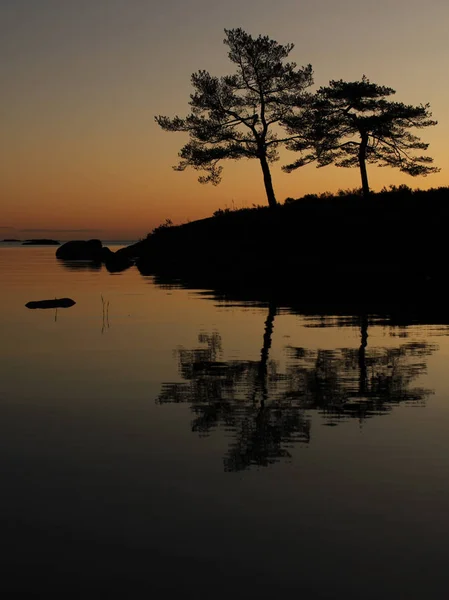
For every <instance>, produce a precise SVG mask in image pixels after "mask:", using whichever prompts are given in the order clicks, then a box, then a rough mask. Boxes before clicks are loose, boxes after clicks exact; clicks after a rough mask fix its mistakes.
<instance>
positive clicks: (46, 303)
mask: <svg viewBox="0 0 449 600" xmlns="http://www.w3.org/2000/svg"><path fill="white" fill-rule="evenodd" d="M74 304H76V302H75V300H72V299H71V298H54V299H53V300H32V301H31V302H27V303H26V304H25V306H26V307H27V308H69V307H70V306H73V305H74Z"/></svg>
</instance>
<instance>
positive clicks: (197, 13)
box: [0, 0, 449, 240]
mask: <svg viewBox="0 0 449 600" xmlns="http://www.w3.org/2000/svg"><path fill="white" fill-rule="evenodd" d="M233 27H242V28H243V29H244V30H245V31H247V32H249V33H251V34H252V35H253V36H257V35H258V34H264V35H265V34H266V35H269V36H270V37H271V38H273V39H275V40H277V41H278V42H279V43H283V44H285V43H288V42H293V43H294V44H295V48H294V49H293V51H292V52H291V54H290V59H291V60H293V61H295V62H297V63H298V65H305V64H307V63H311V64H312V66H313V69H314V73H315V86H314V88H313V89H315V88H316V87H319V86H320V85H326V84H327V83H328V81H329V80H330V79H345V80H355V79H360V78H361V76H362V75H363V74H366V76H367V77H368V78H369V79H370V80H371V81H372V82H375V83H378V84H382V85H387V86H391V87H393V88H394V89H396V90H397V94H396V96H395V97H394V98H395V99H397V100H398V101H403V102H406V103H407V104H421V103H423V104H424V103H427V102H429V103H430V105H431V110H432V112H433V117H434V118H435V119H437V120H438V125H437V126H436V127H433V128H429V129H428V130H423V131H421V132H418V135H420V136H421V137H422V140H423V141H426V142H429V143H430V147H429V154H430V155H431V156H433V158H434V160H435V165H437V166H439V167H441V172H440V173H438V174H436V175H431V176H429V177H427V178H415V179H414V178H412V177H410V176H408V175H405V174H401V173H400V172H398V171H396V170H393V169H389V168H377V167H376V166H373V165H372V166H369V177H370V184H371V186H372V188H373V189H374V190H379V189H380V188H381V187H383V186H384V185H389V184H396V185H397V184H400V183H406V184H408V185H410V186H412V187H421V188H428V187H437V186H446V185H449V170H448V168H447V167H448V166H449V150H448V144H447V140H448V139H449V117H448V113H449V76H448V72H449V71H448V67H449V43H448V29H449V2H448V1H447V0H428V1H427V2H422V0H419V1H418V0H376V1H375V2H373V1H372V0H302V1H299V0H276V1H273V0H227V1H226V2H221V3H219V2H216V1H214V0H164V1H163V2H162V1H156V0H76V1H73V2H71V1H69V0H0V49H1V56H2V61H1V64H0V75H1V83H2V92H1V111H0V120H1V131H2V135H1V140H2V143H1V147H0V165H1V166H0V239H1V238H4V237H21V238H23V237H39V236H45V237H56V238H58V239H76V238H81V239H84V238H88V237H100V238H102V239H105V240H107V239H127V240H132V239H137V238H139V237H143V236H144V235H146V233H147V232H148V231H150V230H151V229H152V228H153V227H155V226H156V225H159V224H160V223H161V222H163V221H165V219H167V218H170V219H171V220H172V221H173V222H174V223H180V222H184V221H186V220H189V219H190V220H193V219H197V218H202V217H206V216H209V215H210V214H212V212H213V211H215V210H217V209H218V208H225V207H232V206H235V207H237V208H239V207H245V206H251V205H252V204H265V203H266V198H265V192H264V188H263V181H262V176H261V172H260V166H259V164H258V163H257V162H256V161H240V162H237V163H233V162H230V161H229V162H224V163H223V166H224V173H223V181H222V183H221V184H220V185H219V186H218V187H213V186H211V185H206V186H204V185H201V184H199V183H198V182H197V176H198V174H197V173H195V172H194V171H190V170H188V171H185V172H184V173H179V172H175V171H173V170H172V168H171V167H172V165H174V164H176V162H177V153H178V150H179V149H180V148H181V146H182V145H183V144H184V143H185V142H186V141H187V138H186V137H185V136H184V134H180V133H167V132H164V131H162V130H161V129H160V128H159V127H158V126H157V124H156V123H155V122H154V116H155V115H158V114H162V115H169V116H173V115H174V114H176V113H177V114H179V115H180V116H184V115H185V114H187V112H188V108H189V107H188V100H189V94H190V92H191V86H190V75H191V74H192V73H193V72H194V71H197V70H199V69H206V70H208V71H209V72H211V73H212V74H215V75H223V74H226V73H229V72H233V65H232V63H230V62H229V60H228V58H227V48H226V46H224V45H223V38H224V31H223V29H224V28H227V29H229V28H233ZM293 156H294V155H293V154H291V153H289V152H287V151H285V152H284V153H282V155H281V160H280V161H279V162H277V163H274V164H273V165H272V175H273V181H274V185H275V192H276V195H277V198H278V200H279V201H281V202H282V201H283V200H284V199H285V198H286V197H288V196H292V197H298V196H301V195H303V194H305V193H312V192H316V193H319V192H324V191H337V190H338V189H339V188H353V187H359V186H360V181H359V173H358V170H357V169H341V168H340V169H338V168H336V167H333V166H329V167H325V168H322V169H317V168H316V167H315V166H313V165H310V166H308V167H305V168H303V169H299V170H298V171H296V172H294V173H292V174H286V173H283V172H281V170H280V167H281V165H282V164H285V163H286V162H289V161H291V160H292V157H293Z"/></svg>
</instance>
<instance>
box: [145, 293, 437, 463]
mask: <svg viewBox="0 0 449 600" xmlns="http://www.w3.org/2000/svg"><path fill="white" fill-rule="evenodd" d="M276 314H277V307H276V305H275V304H274V303H270V304H269V306H268V313H267V316H266V319H265V328H264V333H263V339H262V347H261V350H260V359H259V360H228V361H224V360H223V349H222V341H221V336H220V334H219V333H218V332H217V331H214V332H212V333H200V334H199V335H198V346H197V347H195V348H193V349H186V348H178V349H177V350H176V354H177V358H178V371H179V374H180V375H181V377H182V379H183V380H184V381H183V382H181V383H164V384H163V385H162V389H161V392H160V394H159V396H158V398H157V399H156V402H157V403H158V404H161V405H162V404H167V403H188V404H190V409H191V411H192V413H193V420H192V423H191V428H192V432H194V433H197V434H198V435H201V436H207V435H210V434H211V433H212V432H213V431H214V430H217V429H222V430H224V431H226V433H227V435H228V437H229V440H230V443H229V447H228V450H227V452H226V454H225V456H224V458H223V465H224V470H225V471H241V470H244V469H247V468H251V467H254V466H257V467H261V466H268V465H270V464H273V463H276V462H278V461H279V460H281V459H286V458H290V457H291V453H290V450H291V448H292V447H293V446H295V445H297V444H299V445H307V444H308V443H309V442H310V440H311V423H312V414H313V413H318V414H319V415H320V416H321V417H322V419H323V421H324V424H325V425H338V423H339V422H341V421H344V420H348V419H354V418H355V419H358V420H359V422H361V423H362V422H363V421H365V420H366V419H368V418H372V417H374V416H381V415H385V414H389V413H390V412H391V411H392V409H393V407H394V406H397V405H399V404H400V403H403V404H413V405H419V406H423V405H424V403H425V400H426V398H427V397H428V396H429V395H431V394H432V393H433V390H429V389H424V388H421V387H412V384H413V382H414V380H416V379H417V378H418V377H419V376H420V375H422V374H424V373H425V372H426V368H427V364H426V357H427V356H430V355H431V354H432V353H433V352H434V351H435V350H436V349H437V345H435V344H430V343H428V342H416V341H415V342H406V343H403V344H401V345H399V346H395V347H373V348H369V347H368V325H369V321H368V317H367V316H361V317H359V318H358V319H357V323H358V325H359V328H360V345H359V347H358V348H357V347H356V348H336V349H333V350H327V349H317V350H315V349H314V350H310V349H307V348H302V347H294V346H286V347H285V349H284V351H285V355H286V358H287V363H286V368H285V370H284V372H281V371H280V368H279V363H278V362H277V361H275V360H273V359H270V357H269V353H270V348H271V342H272V335H273V329H274V321H275V317H276Z"/></svg>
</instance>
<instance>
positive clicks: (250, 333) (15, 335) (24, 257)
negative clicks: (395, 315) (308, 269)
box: [0, 245, 449, 600]
mask: <svg viewBox="0 0 449 600" xmlns="http://www.w3.org/2000/svg"><path fill="white" fill-rule="evenodd" d="M0 274H1V293H0V309H1V310H0V330H1V332H2V336H1V340H2V344H1V349H0V359H1V360H0V376H1V377H0V444H1V452H0V468H1V473H2V492H1V497H0V507H1V512H0V515H1V516H0V518H1V531H2V540H3V544H2V545H3V550H4V558H3V569H2V570H3V575H2V589H3V590H5V589H7V590H8V594H9V595H8V594H6V596H5V597H7V598H9V597H13V594H14V593H19V592H26V594H27V595H26V597H33V598H34V597H36V598H41V597H42V598H46V597H49V595H52V594H54V595H57V596H58V597H59V598H68V597H70V598H72V597H73V598H91V597H92V598H98V597H102V596H104V597H121V598H140V597H142V598H143V597H151V596H150V595H149V594H153V596H152V597H155V598H164V597H166V596H167V597H168V595H169V594H171V593H181V594H186V595H187V596H189V597H190V596H191V597H196V598H209V597H211V598H228V597H230V595H231V594H232V595H233V596H236V595H238V596H239V597H240V596H241V597H248V598H284V597H287V596H289V597H290V596H291V597H296V598H300V597H301V598H302V597H304V598H307V599H321V598H326V599H328V598H336V599H337V598H345V599H352V598H354V599H356V598H357V599H360V598H364V599H366V598H368V599H371V598H373V599H374V598H376V599H378V598H383V599H390V598H391V599H393V598H394V599H407V600H409V599H415V598H416V599H420V600H422V599H423V598H435V599H437V598H443V597H445V596H446V594H447V588H448V584H449V581H448V579H449V574H448V569H447V541H448V539H449V515H448V510H449V476H448V475H449V377H448V364H449V363H448V357H449V337H448V334H449V329H448V327H447V326H446V325H442V324H439V323H435V324H432V325H425V326H423V325H417V324H414V325H407V324H404V325H402V326H401V327H393V326H391V325H389V324H388V322H385V320H381V319H378V318H376V316H375V315H365V316H362V317H353V316H351V315H346V317H345V318H333V316H332V315H328V316H327V317H325V318H324V317H319V316H313V315H308V316H304V315H301V314H292V313H291V312H290V311H289V310H288V309H286V308H282V307H278V306H273V305H271V306H264V305H262V306H257V305H254V304H245V303H243V302H224V301H220V300H217V299H214V297H213V294H211V293H207V292H202V293H201V292H199V291H194V290H185V289H174V288H171V287H161V286H158V285H156V284H155V282H154V281H153V279H152V278H150V277H142V276H141V275H140V274H139V272H138V271H137V269H135V268H131V269H129V270H128V271H126V272H123V273H121V274H114V275H111V274H109V273H108V272H107V271H106V270H105V269H104V268H103V269H97V270H95V269H86V268H81V267H79V268H72V269H69V268H67V267H66V266H64V265H63V264H61V263H60V262H58V261H56V259H55V248H54V247H37V246H35V247H21V246H18V247H12V246H8V247H7V246H5V245H3V247H0ZM65 296H68V297H71V298H73V299H74V300H75V301H76V305H75V306H73V307H72V308H68V309H58V310H57V311H55V310H29V309H27V308H25V303H26V302H28V301H30V300H39V299H46V298H54V297H65Z"/></svg>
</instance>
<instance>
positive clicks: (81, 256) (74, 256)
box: [56, 240, 103, 262]
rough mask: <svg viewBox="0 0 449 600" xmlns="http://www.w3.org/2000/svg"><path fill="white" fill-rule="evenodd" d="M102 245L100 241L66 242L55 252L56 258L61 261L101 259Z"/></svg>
mask: <svg viewBox="0 0 449 600" xmlns="http://www.w3.org/2000/svg"><path fill="white" fill-rule="evenodd" d="M102 250H103V244H102V243H101V240H87V241H83V240H74V241H72V242H66V243H65V244H63V245H62V246H59V248H58V249H57V250H56V258H61V259H62V260H93V261H100V262H101V259H102Z"/></svg>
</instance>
